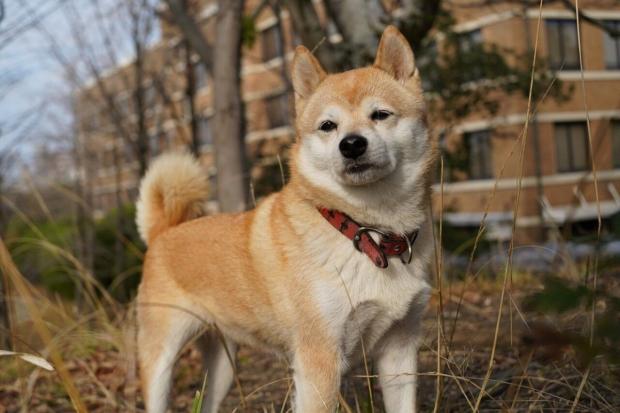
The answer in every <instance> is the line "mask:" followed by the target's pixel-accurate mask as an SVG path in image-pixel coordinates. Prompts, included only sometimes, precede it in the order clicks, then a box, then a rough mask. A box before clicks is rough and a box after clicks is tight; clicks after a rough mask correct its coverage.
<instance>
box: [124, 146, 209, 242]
mask: <svg viewBox="0 0 620 413" xmlns="http://www.w3.org/2000/svg"><path fill="white" fill-rule="evenodd" d="M208 192H209V186H208V181H207V176H206V174H205V173H204V172H203V170H202V168H201V167H200V165H199V164H198V161H197V160H196V159H195V158H194V157H193V156H192V155H190V154H189V153H178V152H171V153H166V154H164V155H161V156H160V157H158V158H157V159H155V161H154V162H153V163H152V164H151V166H150V167H149V169H148V171H147V172H146V174H145V175H144V178H142V182H141V183H140V197H139V199H138V202H137V204H136V224H137V225H138V232H139V233H140V237H141V238H142V239H143V240H144V242H146V243H147V244H148V243H150V242H152V241H153V239H155V237H157V236H158V235H159V234H161V233H162V232H164V231H165V230H166V229H168V228H170V227H173V226H175V225H178V224H180V223H181V222H184V221H188V220H190V219H193V218H197V217H199V216H201V215H203V214H204V204H205V201H206V199H207V195H208Z"/></svg>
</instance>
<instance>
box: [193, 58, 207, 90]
mask: <svg viewBox="0 0 620 413" xmlns="http://www.w3.org/2000/svg"><path fill="white" fill-rule="evenodd" d="M192 68H193V70H194V86H195V88H196V90H200V89H202V88H203V87H206V86H207V69H205V65H203V64H202V63H201V62H196V63H194V64H193V65H192Z"/></svg>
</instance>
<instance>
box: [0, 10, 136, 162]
mask: <svg viewBox="0 0 620 413" xmlns="http://www.w3.org/2000/svg"><path fill="white" fill-rule="evenodd" d="M123 1H124V2H125V3H121V4H125V5H126V4H127V3H126V2H127V0H0V2H3V3H4V14H5V16H4V19H3V20H2V21H0V153H6V152H10V153H14V154H16V155H17V158H18V159H19V160H20V161H21V162H26V163H28V162H31V161H32V159H33V156H34V153H35V150H36V148H37V147H40V146H41V145H46V146H48V147H50V148H53V147H54V146H55V145H63V144H66V142H67V139H64V140H63V135H65V136H66V135H67V134H68V131H70V125H71V119H72V117H71V111H70V96H71V93H72V91H73V90H74V89H75V85H71V82H69V81H68V80H67V79H68V77H67V76H66V73H67V72H66V67H63V65H61V64H59V61H58V58H57V57H55V55H54V53H53V52H52V50H56V51H60V52H61V54H62V55H63V57H64V58H65V59H67V60H68V61H69V62H71V65H72V68H73V69H75V70H77V71H78V73H79V76H80V81H81V82H82V83H84V82H87V79H88V75H87V73H86V70H85V68H84V65H83V64H82V63H80V62H82V61H83V60H82V59H80V58H79V55H78V51H79V47H78V46H77V43H76V41H75V37H76V36H75V35H76V33H77V32H79V33H80V35H81V36H84V38H85V39H86V40H85V41H86V43H87V44H88V45H89V47H90V49H91V50H93V54H94V55H95V57H96V59H97V61H98V62H101V63H100V64H101V66H102V67H109V66H111V65H112V63H111V60H110V59H109V57H108V58H105V56H107V55H105V56H104V55H103V54H102V53H101V50H102V49H103V47H101V43H102V38H101V32H102V31H101V30H102V29H101V28H102V27H105V28H106V29H107V30H108V31H109V32H110V33H114V35H115V36H116V39H115V59H116V60H117V61H123V60H127V59H129V58H131V48H130V44H129V41H128V37H127V36H124V35H123V33H126V29H127V26H126V22H123V15H120V13H121V9H123V7H121V6H119V2H123ZM124 10H126V9H124ZM125 16H126V14H125ZM95 19H97V20H96V21H102V22H104V25H105V26H98V25H97V24H93V23H92V22H93V21H95ZM71 22H73V23H71ZM75 22H78V23H75ZM54 45H55V46H54ZM63 141H64V142H63Z"/></svg>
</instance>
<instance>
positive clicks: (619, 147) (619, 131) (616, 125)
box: [611, 119, 620, 168]
mask: <svg viewBox="0 0 620 413" xmlns="http://www.w3.org/2000/svg"><path fill="white" fill-rule="evenodd" d="M611 149H612V151H613V163H614V168H620V119H617V120H613V121H612V122H611Z"/></svg>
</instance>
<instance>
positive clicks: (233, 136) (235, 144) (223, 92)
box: [213, 0, 249, 212]
mask: <svg viewBox="0 0 620 413" xmlns="http://www.w3.org/2000/svg"><path fill="white" fill-rule="evenodd" d="M243 4H244V0H219V1H218V5H219V11H218V14H217V23H216V35H217V42H218V46H217V47H216V48H215V49H214V55H213V61H214V63H213V78H214V82H213V83H214V85H213V91H214V102H215V116H214V121H215V122H214V123H215V128H214V131H215V136H214V137H215V139H214V144H215V161H216V167H217V194H218V199H219V204H220V209H221V211H225V212H236V211H243V210H244V209H246V207H247V200H248V190H249V186H248V184H247V182H248V179H247V165H246V156H245V142H244V135H245V122H244V120H245V116H244V107H243V101H242V100H241V16H242V12H243Z"/></svg>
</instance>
